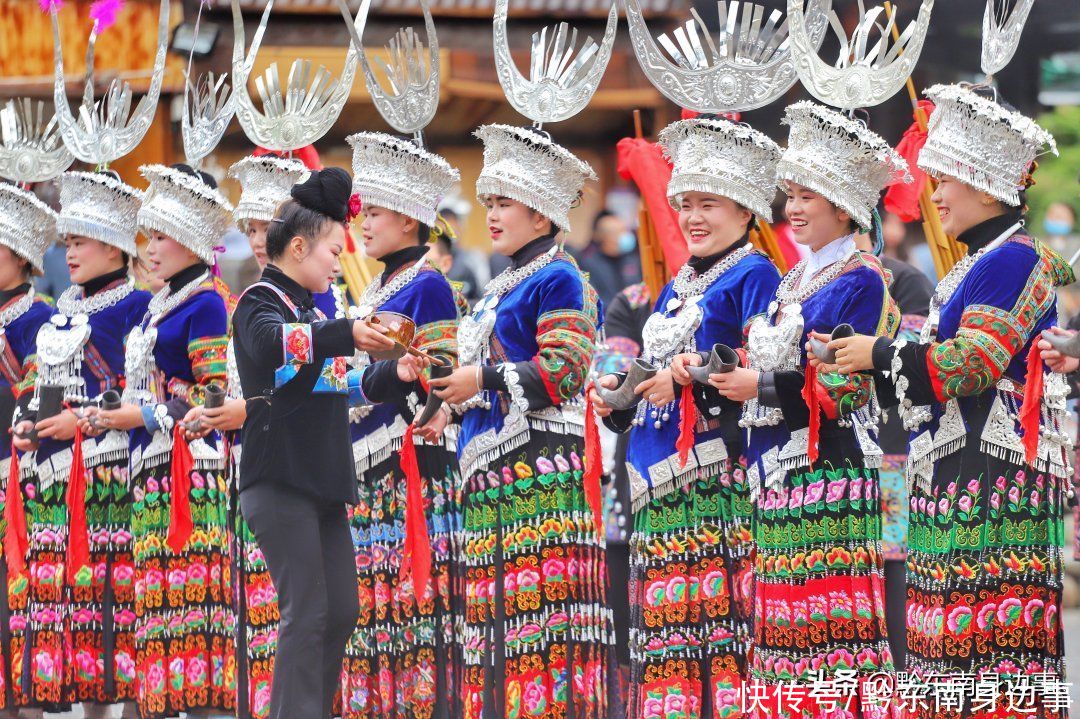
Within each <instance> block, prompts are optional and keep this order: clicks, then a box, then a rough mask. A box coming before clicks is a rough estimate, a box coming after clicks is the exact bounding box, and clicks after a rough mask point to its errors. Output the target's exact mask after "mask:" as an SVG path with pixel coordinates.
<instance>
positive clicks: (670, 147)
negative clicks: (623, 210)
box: [660, 118, 780, 222]
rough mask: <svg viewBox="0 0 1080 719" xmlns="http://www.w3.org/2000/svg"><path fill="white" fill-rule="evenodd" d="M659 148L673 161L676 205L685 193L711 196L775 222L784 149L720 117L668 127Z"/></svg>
mask: <svg viewBox="0 0 1080 719" xmlns="http://www.w3.org/2000/svg"><path fill="white" fill-rule="evenodd" d="M660 146H661V147H662V148H663V149H664V154H665V155H667V157H668V159H670V160H671V163H672V170H671V181H670V182H669V183H668V188H667V196H668V200H669V201H670V202H671V204H672V206H673V207H676V209H677V202H676V198H677V197H678V196H679V195H681V194H682V193H684V192H707V193H709V194H712V195H720V196H721V197H727V198H729V199H731V200H734V201H735V202H737V203H739V204H740V205H742V206H743V207H746V208H747V209H749V210H750V211H751V212H753V213H754V214H755V215H757V216H758V217H761V218H762V219H764V220H766V221H767V222H772V207H771V205H772V199H773V195H774V194H776V184H775V179H776V163H777V162H778V161H779V160H780V147H779V145H777V144H776V143H775V142H773V141H772V140H770V139H769V138H768V137H766V136H765V135H764V134H762V133H760V132H758V131H757V130H755V129H753V128H752V127H750V126H748V125H743V124H736V123H734V122H729V121H727V120H722V119H719V118H716V119H704V118H695V119H693V120H679V121H678V122H673V123H672V124H670V125H668V126H667V127H665V128H664V129H663V130H662V131H661V132H660Z"/></svg>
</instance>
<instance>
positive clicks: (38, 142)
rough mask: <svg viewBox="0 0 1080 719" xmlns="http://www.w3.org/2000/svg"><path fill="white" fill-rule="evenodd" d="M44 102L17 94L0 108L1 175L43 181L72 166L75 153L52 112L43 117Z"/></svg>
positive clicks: (30, 180)
mask: <svg viewBox="0 0 1080 719" xmlns="http://www.w3.org/2000/svg"><path fill="white" fill-rule="evenodd" d="M45 112H46V110H45V103H44V102H42V101H41V100H31V99H30V98H28V97H20V98H16V99H14V100H8V102H7V104H6V105H4V109H2V110H0V177H6V178H7V179H9V180H13V181H14V182H45V181H46V180H51V179H53V178H54V177H56V176H58V175H59V174H60V173H62V172H63V171H64V170H66V169H68V168H69V167H71V163H73V162H74V161H75V156H74V155H72V154H71V151H70V150H68V149H67V146H66V145H65V144H64V138H63V137H62V136H61V134H60V125H59V123H58V122H57V120H56V115H55V113H54V114H53V115H52V116H51V117H49V118H48V119H47V120H46V116H45Z"/></svg>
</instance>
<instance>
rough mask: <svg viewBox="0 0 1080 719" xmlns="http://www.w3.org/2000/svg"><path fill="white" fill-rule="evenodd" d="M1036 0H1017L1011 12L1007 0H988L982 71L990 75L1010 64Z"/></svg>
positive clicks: (984, 27) (984, 25)
mask: <svg viewBox="0 0 1080 719" xmlns="http://www.w3.org/2000/svg"><path fill="white" fill-rule="evenodd" d="M1034 4H1035V0H1016V4H1015V5H1014V6H1013V8H1012V12H1009V5H1008V3H1007V2H1005V0H986V12H985V13H984V14H983V29H982V32H983V36H982V71H983V72H985V73H986V74H987V76H990V75H993V74H995V73H998V72H1001V70H1002V69H1003V68H1004V67H1005V66H1006V65H1008V64H1009V61H1010V60H1012V58H1013V55H1015V54H1016V48H1017V46H1018V45H1019V44H1020V36H1021V35H1022V34H1023V33H1024V23H1026V22H1027V19H1028V15H1029V14H1030V13H1031V6H1032V5H1034Z"/></svg>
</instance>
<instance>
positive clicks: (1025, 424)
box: [1020, 344, 1043, 465]
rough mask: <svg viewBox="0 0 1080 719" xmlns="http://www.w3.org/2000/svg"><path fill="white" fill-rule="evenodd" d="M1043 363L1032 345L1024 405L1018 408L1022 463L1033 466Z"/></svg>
mask: <svg viewBox="0 0 1080 719" xmlns="http://www.w3.org/2000/svg"><path fill="white" fill-rule="evenodd" d="M1042 396H1043V363H1042V354H1041V353H1040V352H1039V350H1038V348H1036V347H1035V345H1034V344H1032V346H1031V349H1029V350H1028V356H1027V383H1026V384H1025V385H1024V404H1023V405H1021V406H1020V428H1021V429H1022V430H1023V431H1024V437H1023V443H1024V461H1025V462H1026V463H1027V464H1029V465H1030V464H1033V463H1034V462H1035V459H1036V458H1037V457H1038V456H1039V419H1040V415H1041V414H1042V411H1041V410H1042Z"/></svg>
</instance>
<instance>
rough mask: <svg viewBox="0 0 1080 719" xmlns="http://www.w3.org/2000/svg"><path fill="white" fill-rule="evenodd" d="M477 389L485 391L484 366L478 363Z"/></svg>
mask: <svg viewBox="0 0 1080 719" xmlns="http://www.w3.org/2000/svg"><path fill="white" fill-rule="evenodd" d="M476 391H477V392H483V391H484V368H483V367H481V366H480V365H476Z"/></svg>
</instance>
